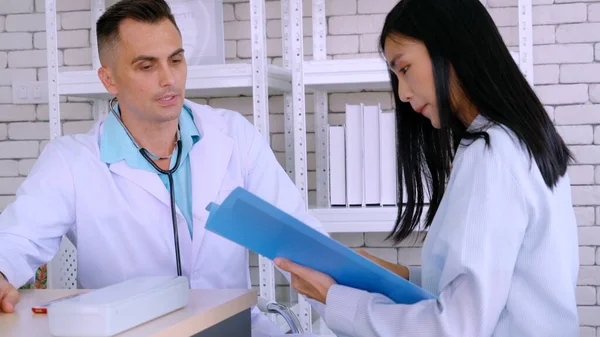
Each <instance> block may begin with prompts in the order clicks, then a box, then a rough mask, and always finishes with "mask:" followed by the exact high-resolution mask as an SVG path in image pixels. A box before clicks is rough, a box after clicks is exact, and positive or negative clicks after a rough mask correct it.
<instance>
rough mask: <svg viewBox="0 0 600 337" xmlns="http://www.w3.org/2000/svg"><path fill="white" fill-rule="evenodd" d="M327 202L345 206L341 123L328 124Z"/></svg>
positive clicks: (344, 152) (342, 129)
mask: <svg viewBox="0 0 600 337" xmlns="http://www.w3.org/2000/svg"><path fill="white" fill-rule="evenodd" d="M328 134H329V149H328V150H329V200H330V201H329V203H330V205H331V206H346V144H345V143H346V142H345V139H344V137H345V132H344V126H343V125H329V132H328Z"/></svg>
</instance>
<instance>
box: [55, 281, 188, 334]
mask: <svg viewBox="0 0 600 337" xmlns="http://www.w3.org/2000/svg"><path fill="white" fill-rule="evenodd" d="M188 295H189V282H188V280H187V278H186V277H185V276H179V277H173V276H164V277H162V276H157V277H141V278H135V279H131V280H128V281H125V282H121V283H118V284H115V285H112V286H108V287H105V288H102V289H97V290H93V291H91V292H88V293H85V294H82V295H80V296H77V297H73V298H70V299H66V300H64V301H60V302H56V303H54V304H52V305H51V306H50V307H48V321H49V324H50V333H51V334H52V335H53V336H63V337H69V336H79V337H91V336H94V337H96V336H98V337H103V336H114V335H116V334H118V333H121V332H123V331H126V330H129V329H131V328H133V327H136V326H138V325H140V324H143V323H146V322H148V321H150V320H152V319H155V318H157V317H160V316H163V315H165V314H168V313H170V312H172V311H175V310H177V309H180V308H183V307H185V306H186V305H187V303H188Z"/></svg>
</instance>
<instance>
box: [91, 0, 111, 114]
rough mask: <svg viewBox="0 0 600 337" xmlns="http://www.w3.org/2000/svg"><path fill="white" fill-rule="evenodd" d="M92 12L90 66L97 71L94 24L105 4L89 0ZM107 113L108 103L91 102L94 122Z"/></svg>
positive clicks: (99, 0)
mask: <svg viewBox="0 0 600 337" xmlns="http://www.w3.org/2000/svg"><path fill="white" fill-rule="evenodd" d="M91 1H92V4H91V5H92V6H91V7H92V11H91V13H90V20H91V22H90V27H91V34H90V35H91V36H90V38H91V41H90V42H91V43H92V66H93V68H94V70H96V71H97V70H98V69H99V68H100V67H101V65H100V55H99V54H98V38H97V37H98V32H97V31H96V22H97V21H98V19H99V18H100V16H102V13H104V11H105V10H106V3H105V1H104V0H91ZM107 113H108V101H107V100H101V99H95V100H92V116H93V118H94V120H99V119H102V118H104V116H106V114H107Z"/></svg>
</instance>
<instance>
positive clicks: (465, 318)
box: [276, 0, 579, 337]
mask: <svg viewBox="0 0 600 337" xmlns="http://www.w3.org/2000/svg"><path fill="white" fill-rule="evenodd" d="M380 48H381V50H382V52H383V54H384V57H385V60H386V62H387V64H388V65H389V69H390V76H391V83H392V87H393V90H394V93H395V95H394V97H395V110H396V120H397V146H398V158H397V160H398V162H397V164H398V165H397V166H398V178H399V181H404V185H405V186H406V190H405V191H402V188H400V191H399V193H398V195H399V196H400V199H399V206H404V207H399V214H398V219H397V221H396V226H395V228H394V231H393V232H392V233H390V237H389V238H391V239H393V240H394V241H395V242H399V241H402V240H403V239H405V238H407V237H408V236H409V235H410V234H411V233H412V232H413V231H414V230H415V228H416V227H417V226H418V225H419V221H420V219H421V218H422V215H423V216H424V222H425V227H426V228H428V232H427V237H426V239H425V242H424V245H423V251H422V267H421V268H418V269H417V268H411V269H409V268H406V267H404V266H399V265H392V264H389V263H385V262H382V261H380V260H377V259H374V260H376V261H377V262H379V263H380V264H382V265H384V266H386V267H388V268H389V269H391V270H393V271H395V272H397V273H398V274H400V275H402V276H404V277H405V278H407V279H409V280H411V281H413V282H415V283H417V284H419V285H420V286H422V287H423V288H425V289H426V290H428V291H430V292H432V293H434V294H435V295H437V299H432V300H423V301H420V302H418V303H415V304H412V305H403V304H396V303H393V302H392V301H391V300H389V299H388V298H386V297H384V296H382V295H380V294H373V293H368V292H365V291H362V290H359V289H353V288H349V287H345V286H342V285H338V284H336V283H335V281H334V280H333V279H332V278H331V277H329V276H328V275H325V274H322V273H320V272H317V271H314V270H311V269H308V268H306V267H303V266H300V265H297V264H294V263H293V262H291V261H286V260H282V259H276V264H277V265H278V266H280V267H281V268H282V269H284V270H287V271H289V272H291V273H292V286H293V287H294V288H296V289H297V290H298V292H300V293H301V294H304V295H306V296H307V297H310V298H314V299H316V300H319V301H320V302H323V303H325V304H326V316H325V317H324V319H325V322H326V323H327V325H328V326H329V327H330V328H331V329H332V330H333V331H334V332H336V333H338V334H340V335H343V336H369V337H372V336H403V337H408V336H437V337H439V336H462V337H469V336H472V337H484V336H497V337H516V336H519V337H521V336H544V337H549V336H577V335H578V331H579V326H578V325H579V324H578V316H577V305H576V299H575V291H576V284H577V276H578V269H579V261H578V238H577V224H576V221H575V215H574V211H573V207H572V202H571V187H570V181H569V177H568V176H567V174H566V172H567V165H568V163H569V161H570V160H571V154H570V152H569V150H568V148H567V147H566V145H565V144H564V142H563V140H562V139H561V137H560V136H559V134H558V133H557V131H556V129H555V127H554V125H553V123H552V121H551V120H550V118H549V117H548V115H547V113H546V111H545V109H544V107H543V106H542V104H541V103H540V101H539V99H538V97H536V94H535V93H534V91H533V90H532V88H531V87H530V86H529V84H528V83H527V81H526V79H525V78H524V76H523V74H522V73H521V71H520V70H519V68H518V66H517V65H516V64H515V62H514V60H513V58H512V56H511V55H510V52H509V50H508V49H507V47H506V45H505V44H504V42H503V40H502V37H501V36H500V34H499V32H498V30H497V28H496V26H495V24H494V22H493V20H492V18H491V17H490V16H489V14H488V12H487V10H486V9H485V7H484V6H483V5H482V4H481V3H480V2H479V0H402V1H401V2H400V3H398V4H397V5H396V6H395V7H394V9H393V10H392V11H391V12H390V13H389V14H388V15H387V17H386V20H385V24H384V26H383V29H382V33H381V38H380ZM403 192H406V196H407V198H406V200H403V198H402V195H403ZM427 199H429V209H428V211H427V213H424V211H423V209H424V204H425V201H426V200H427ZM368 257H369V256H368Z"/></svg>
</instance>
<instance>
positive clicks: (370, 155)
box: [363, 105, 381, 205]
mask: <svg viewBox="0 0 600 337" xmlns="http://www.w3.org/2000/svg"><path fill="white" fill-rule="evenodd" d="M380 113H381V109H380V106H379V105H365V106H364V107H363V167H364V171H363V181H364V204H365V205H380V203H381V191H380V188H379V186H380V184H381V181H380V171H381V169H380V154H379V147H380V135H379V128H380V125H379V114H380Z"/></svg>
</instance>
